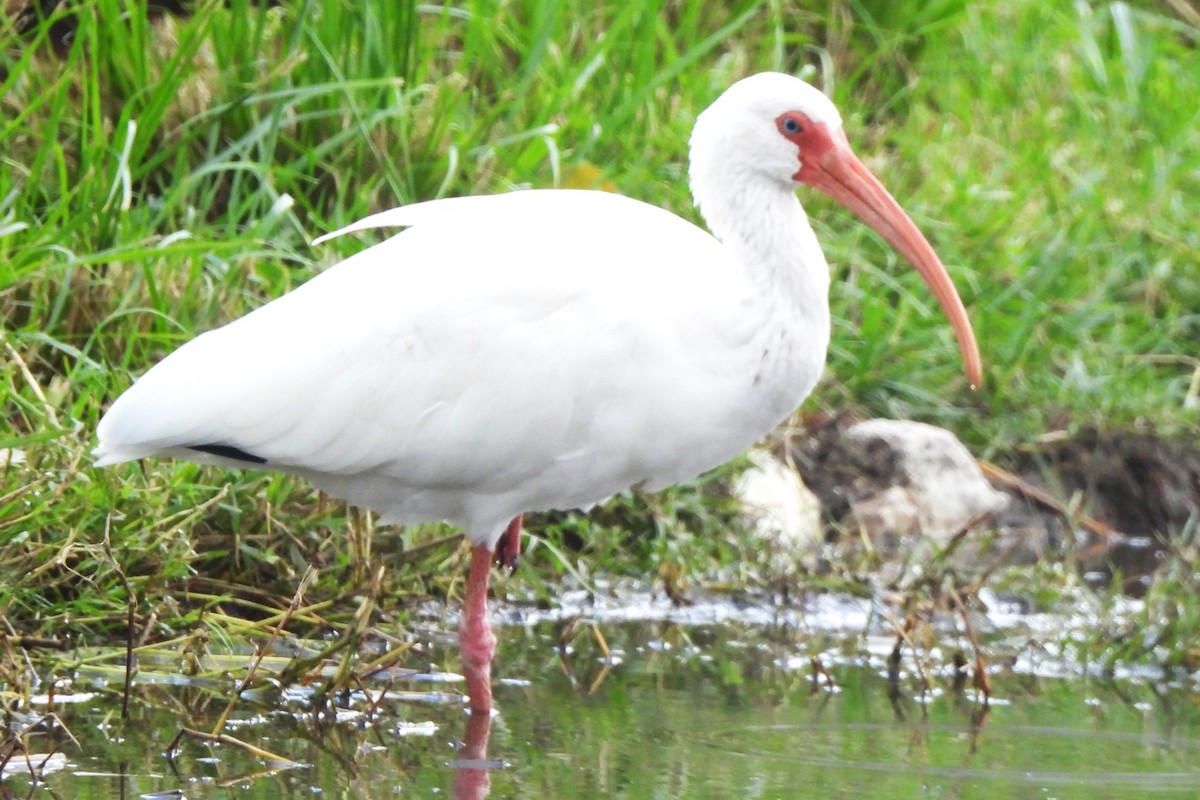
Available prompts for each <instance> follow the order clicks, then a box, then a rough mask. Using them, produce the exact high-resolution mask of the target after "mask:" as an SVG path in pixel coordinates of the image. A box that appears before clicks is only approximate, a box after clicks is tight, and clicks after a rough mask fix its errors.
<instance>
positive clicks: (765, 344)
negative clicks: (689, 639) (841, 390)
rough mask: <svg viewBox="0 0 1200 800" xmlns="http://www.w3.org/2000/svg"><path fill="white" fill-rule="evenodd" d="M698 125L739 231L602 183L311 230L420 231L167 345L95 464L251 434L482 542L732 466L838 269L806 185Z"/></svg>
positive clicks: (121, 408)
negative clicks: (733, 201) (821, 242)
mask: <svg viewBox="0 0 1200 800" xmlns="http://www.w3.org/2000/svg"><path fill="white" fill-rule="evenodd" d="M789 81H791V82H792V83H791V84H789V85H791V86H792V88H793V89H794V88H795V85H796V84H798V85H800V86H804V87H805V90H804V92H802V94H805V96H807V94H806V93H807V92H814V91H815V90H812V89H811V88H810V87H807V86H805V85H804V84H802V83H800V82H799V81H795V79H789ZM777 90H778V87H775V86H773V87H770V89H769V92H776V91H777ZM818 94H819V93H818ZM760 99H761V98H760ZM822 99H823V98H822ZM751 105H753V106H754V107H755V108H757V106H756V105H754V104H751ZM760 105H761V104H760ZM761 116H762V115H761V114H759V113H758V112H756V111H754V110H753V109H750V110H748V111H747V112H746V113H745V114H742V116H738V115H737V114H733V115H732V116H731V117H730V119H729V120H728V121H727V122H726V123H725V124H728V125H733V126H737V125H745V126H749V125H750V124H751V123H755V124H758V123H761V122H763V120H762V119H760V117H761ZM765 122H766V123H767V124H768V125H773V122H772V120H771V118H767V119H766V120H765ZM700 134H701V129H700V126H699V125H698V127H697V137H695V138H694V140H693V145H694V146H693V160H694V161H695V160H696V159H700V160H701V162H702V163H701V164H700V166H701V172H702V174H703V175H705V176H706V178H705V180H709V181H714V182H719V181H718V178H719V177H720V175H721V174H723V175H724V177H723V178H720V180H725V181H735V180H736V181H739V184H738V185H736V186H733V185H730V186H725V187H723V188H722V187H720V186H716V187H715V188H711V189H710V191H716V192H718V193H720V192H721V191H727V192H731V191H739V192H741V194H740V195H739V197H740V202H742V203H743V204H745V209H744V210H745V213H743V214H741V215H740V216H739V217H737V218H733V219H729V218H722V219H720V220H718V221H717V222H716V223H714V224H719V225H720V226H721V230H722V232H723V234H724V236H725V238H726V243H725V244H722V243H720V242H718V241H717V240H716V239H714V238H713V237H712V236H710V235H709V234H707V233H705V232H704V231H702V230H701V229H699V228H697V227H696V226H694V225H692V224H691V223H689V222H686V221H684V220H683V219H680V218H679V217H676V216H674V215H673V214H670V213H668V212H666V211H663V210H661V209H658V208H655V207H653V206H650V205H646V204H644V203H641V202H638V201H635V200H630V199H627V198H623V197H619V196H616V195H610V194H605V193H600V192H585V191H528V192H517V193H512V194H506V195H497V196H488V197H466V198H454V199H447V200H436V201H432V202H427V203H418V204H415V205H412V206H407V207H402V208H397V209H393V210H391V211H386V212H383V213H381V214H376V215H374V216H371V217H368V218H366V219H364V220H362V221H360V222H358V223H355V224H353V225H350V226H348V227H347V228H344V229H342V230H340V231H337V232H336V233H333V234H329V235H328V236H325V237H322V238H321V239H319V240H318V241H324V240H326V239H328V238H331V237H332V236H338V235H342V234H344V233H348V232H351V231H360V230H365V229H370V228H377V227H392V226H396V227H406V228H407V230H404V231H403V232H401V233H399V234H397V235H395V236H393V237H392V238H390V239H387V240H386V241H383V242H381V243H380V244H377V245H375V246H373V247H369V248H367V249H365V250H363V251H361V252H360V253H358V254H356V255H354V256H351V257H350V258H348V259H346V260H345V261H343V262H342V263H340V264H337V265H336V266H334V267H332V268H330V269H329V270H327V271H326V272H324V273H322V274H320V275H318V276H316V277H314V278H312V279H311V280H310V281H308V282H307V283H306V284H304V285H303V286H301V287H300V288H298V289H296V290H295V291H293V292H291V293H289V294H287V295H285V296H283V297H281V298H279V299H277V300H275V301H274V302H271V303H269V304H267V305H265V306H263V307H262V308H259V309H258V310H256V311H254V312H252V313H250V314H248V315H246V316H245V317H243V318H241V319H239V320H236V321H234V322H232V323H230V324H228V325H226V326H225V327H223V328H219V329H216V330H213V331H210V332H208V333H205V334H203V335H201V336H199V337H197V338H196V339H195V340H193V341H191V342H189V343H188V344H186V345H184V346H183V347H181V348H179V349H178V350H177V351H176V352H174V353H172V354H171V355H169V356H168V357H167V358H165V359H164V360H163V361H162V362H161V363H159V364H158V365H157V366H155V367H154V368H153V369H151V370H150V371H149V372H147V373H146V374H145V375H144V376H143V377H142V378H141V379H139V380H138V381H137V382H136V383H135V384H134V385H133V386H132V387H131V388H130V389H129V390H128V391H127V392H126V393H125V394H123V395H121V397H120V398H118V400H117V401H116V402H115V403H114V404H113V406H112V408H111V409H110V410H109V411H108V413H107V414H106V415H105V416H104V418H103V419H102V421H101V423H100V426H99V428H98V436H99V446H98V447H97V448H96V451H95V453H96V455H97V456H98V460H97V463H98V464H112V463H116V462H120V461H126V460H130V459H137V458H143V457H146V456H152V455H169V456H176V457H182V458H188V459H192V460H195V461H200V462H205V463H217V464H227V465H232V466H241V467H245V466H253V465H247V464H246V463H244V462H243V461H240V460H238V459H234V458H226V457H223V456H220V455H213V454H209V453H202V452H199V451H197V450H194V449H190V448H193V447H196V446H201V445H222V446H226V447H232V448H237V449H238V450H241V451H243V452H245V453H248V454H252V455H253V456H256V457H258V458H261V459H265V464H263V465H262V468H264V469H277V470H284V471H288V472H293V473H296V474H299V475H302V476H305V477H307V478H309V479H310V480H312V482H313V483H315V484H316V485H317V486H319V487H322V488H324V489H326V490H328V491H330V492H332V493H333V494H335V495H338V496H340V497H342V498H345V499H347V500H349V501H351V502H353V503H356V504H359V505H363V506H366V507H369V508H372V509H375V510H377V511H379V512H381V513H382V515H383V516H384V518H385V519H387V520H390V521H396V522H415V521H427V520H438V519H444V520H448V521H450V522H453V523H455V524H458V525H460V526H462V527H464V528H465V529H466V530H467V532H468V533H469V535H470V536H471V538H472V539H473V540H474V541H476V542H477V543H482V542H492V543H494V542H495V541H496V539H497V538H498V536H499V535H500V533H501V531H502V530H503V528H504V526H505V523H507V521H508V520H509V519H511V518H512V517H513V516H515V515H516V514H518V513H522V512H527V511H538V510H543V509H548V508H570V507H587V506H590V505H592V504H595V503H597V502H600V501H602V500H603V499H605V498H607V497H609V496H611V495H613V494H615V493H617V492H619V491H621V490H623V489H625V488H627V487H629V486H632V485H637V484H643V485H645V486H646V487H648V488H650V489H656V488H660V487H663V486H667V485H670V484H672V483H676V482H679V481H681V480H686V479H690V478H692V477H694V476H695V475H697V474H699V473H701V472H703V471H705V470H707V469H710V468H712V467H715V466H717V465H719V464H721V463H723V462H724V461H726V460H728V459H729V458H731V457H733V456H734V455H736V454H737V453H738V452H740V451H741V450H742V449H744V448H745V447H746V446H747V445H749V444H750V443H752V442H753V441H755V440H756V439H757V438H759V437H760V436H762V435H763V434H764V433H766V432H767V431H768V430H770V429H771V428H772V427H773V426H774V425H775V424H777V423H778V422H779V421H780V420H781V419H782V418H783V417H785V416H786V415H787V414H788V413H790V412H791V411H792V410H793V409H794V408H795V406H796V405H797V404H798V403H799V402H800V400H802V399H803V397H804V396H805V395H806V394H807V393H808V392H809V391H810V390H811V388H812V386H813V384H814V383H815V381H816V379H817V377H818V375H819V372H820V370H821V366H822V364H823V362H824V357H825V348H826V344H827V342H828V336H829V319H828V308H827V301H826V298H825V294H826V292H827V288H828V280H829V277H828V268H827V267H826V265H825V261H824V258H823V257H822V256H821V253H820V250H819V248H818V247H817V244H816V240H815V238H814V237H813V235H812V231H811V229H810V228H809V226H808V223H807V220H806V218H805V217H804V213H803V211H802V210H801V209H800V206H799V204H798V203H797V202H796V199H795V196H794V194H793V193H792V189H791V186H792V184H791V183H790V182H789V181H788V180H781V181H764V180H758V179H756V178H755V176H754V175H740V174H734V173H728V171H726V172H725V173H721V170H720V169H710V168H709V167H711V166H712V164H711V163H710V162H712V161H713V160H714V159H716V160H720V159H722V158H725V154H723V153H721V152H719V151H718V152H712V153H709V152H704V151H703V150H700V151H698V146H697V144H696V140H697V139H704V138H705V137H703V136H701V135H700ZM708 138H711V139H713V140H714V141H719V142H724V141H726V139H725V138H724V137H708ZM774 138H775V139H778V138H779V137H778V135H775V137H774ZM764 146H765V145H764ZM780 158H782V156H780ZM704 159H708V161H704ZM781 163H782V162H781ZM706 164H707V165H708V166H706ZM795 166H796V162H795V149H794V147H792V148H791V150H790V160H788V161H787V166H786V169H791V170H793V171H794V169H795ZM781 168H783V167H781ZM693 171H694V172H695V169H694V170H693ZM785 178H786V176H785ZM703 190H704V187H697V192H698V193H699V192H702V191H703ZM702 202H703V199H702ZM702 207H703V206H702ZM712 207H713V208H721V207H723V206H722V204H721V203H713V204H712ZM705 210H706V213H707V212H708V208H707V207H705ZM718 213H720V212H718ZM710 222H713V220H712V219H711V214H710Z"/></svg>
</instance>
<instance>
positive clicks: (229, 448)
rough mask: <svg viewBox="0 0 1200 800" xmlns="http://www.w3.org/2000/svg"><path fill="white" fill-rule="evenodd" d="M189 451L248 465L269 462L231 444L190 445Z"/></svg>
mask: <svg viewBox="0 0 1200 800" xmlns="http://www.w3.org/2000/svg"><path fill="white" fill-rule="evenodd" d="M188 449H189V450H198V451H200V452H201V453H208V454H209V455H214V456H220V457H221V458H231V459H233V460H234V461H245V462H246V463H247V464H265V463H267V460H266V459H265V458H263V457H262V456H256V455H254V454H253V453H247V452H246V451H245V450H242V449H240V448H237V447H234V446H233V445H231V444H193V445H188Z"/></svg>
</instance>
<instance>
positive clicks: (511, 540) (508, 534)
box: [493, 514, 521, 571]
mask: <svg viewBox="0 0 1200 800" xmlns="http://www.w3.org/2000/svg"><path fill="white" fill-rule="evenodd" d="M520 555H521V515H520V514H517V515H516V516H515V517H513V520H512V522H510V523H508V527H507V528H505V529H504V533H502V534H500V541H498V542H496V552H495V553H494V554H493V557H494V559H495V561H496V563H497V564H498V565H500V566H501V567H507V568H508V569H509V571H512V570H515V569H516V568H517V559H518V558H519V557H520Z"/></svg>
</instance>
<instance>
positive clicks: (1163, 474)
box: [775, 417, 1200, 595]
mask: <svg viewBox="0 0 1200 800" xmlns="http://www.w3.org/2000/svg"><path fill="white" fill-rule="evenodd" d="M874 422H875V421H872V423H874ZM885 422H888V421H885ZM892 424H894V425H898V426H906V425H907V426H911V425H913V423H892ZM922 427H927V426H922ZM862 429H863V424H861V423H858V422H857V421H856V420H851V419H848V418H845V417H838V418H825V419H821V420H817V421H814V422H812V423H811V424H810V425H809V426H808V427H807V429H806V430H804V431H803V432H802V433H801V434H799V435H796V436H794V437H792V438H790V439H789V440H787V441H786V442H785V443H784V445H783V446H782V447H780V448H777V450H776V452H775V454H776V455H777V456H778V457H781V458H783V459H784V460H786V461H788V462H790V463H792V464H794V465H795V466H796V468H797V469H798V470H799V473H800V474H801V475H802V476H803V477H804V480H805V483H806V484H807V486H808V488H809V489H810V490H811V491H812V493H813V494H814V495H815V496H816V498H817V499H818V500H819V502H820V509H821V524H822V529H821V536H822V537H823V538H824V539H825V541H827V542H849V541H852V540H854V539H855V538H857V537H859V536H861V535H866V536H868V537H869V538H870V539H871V540H872V541H874V543H875V544H876V545H877V546H879V547H880V548H881V549H882V550H883V551H884V552H885V553H886V552H889V551H895V550H897V549H899V547H901V546H904V545H911V544H912V541H913V537H915V536H923V537H932V538H933V539H934V540H935V541H936V543H937V544H939V545H941V546H943V547H944V546H946V545H947V544H948V543H950V542H951V541H953V540H954V539H955V537H960V538H961V537H965V538H966V539H967V544H968V547H967V552H968V553H969V557H970V558H975V559H978V558H979V557H980V556H981V552H980V549H979V547H977V546H972V545H977V544H978V543H979V542H982V541H983V540H985V539H986V540H988V542H989V546H988V547H987V549H986V553H985V554H984V555H986V557H987V558H991V559H1000V560H1002V561H1003V562H1004V563H1006V564H1028V563H1033V562H1035V561H1037V560H1039V559H1045V558H1052V559H1060V560H1066V561H1070V562H1071V563H1073V564H1075V565H1077V567H1078V568H1079V569H1080V570H1081V571H1082V572H1083V574H1084V575H1085V576H1086V577H1087V578H1088V579H1089V582H1094V583H1107V582H1108V581H1110V580H1111V579H1112V578H1113V577H1114V576H1117V577H1119V579H1120V580H1121V584H1122V588H1123V589H1124V590H1125V591H1127V592H1129V593H1131V594H1134V595H1137V594H1140V593H1141V592H1143V591H1144V590H1145V587H1146V586H1147V585H1148V584H1149V582H1150V581H1152V580H1153V576H1154V573H1155V571H1156V569H1158V567H1159V565H1160V563H1161V562H1162V560H1163V555H1164V554H1165V553H1167V552H1169V551H1170V550H1171V549H1172V548H1178V547H1182V546H1185V545H1186V544H1188V543H1189V542H1192V541H1194V530H1195V526H1196V524H1197V521H1198V520H1200V445H1197V443H1195V442H1193V441H1183V440H1172V439H1167V438H1163V437H1158V436H1155V435H1153V434H1149V433H1142V432H1124V431H1115V432H1100V431H1095V430H1083V431H1080V432H1078V433H1075V434H1063V435H1061V436H1054V437H1046V438H1045V439H1043V440H1042V441H1039V442H1035V443H1031V444H1030V446H1029V447H1027V448H1023V449H1022V450H1020V451H1017V452H1015V453H1012V454H1010V455H1009V456H1008V457H1007V458H1006V462H1007V468H1001V467H999V466H996V465H994V464H989V463H984V462H980V463H979V464H978V465H977V466H964V465H962V464H961V463H955V462H956V459H957V461H961V458H962V457H961V455H958V454H957V453H956V451H955V450H954V449H953V445H957V442H954V443H952V444H950V443H947V444H945V445H942V444H936V443H931V442H933V441H934V440H932V439H922V440H920V441H919V442H918V443H917V444H915V445H912V444H909V445H905V444H904V443H900V444H899V445H898V444H897V442H896V441H892V440H889V438H888V437H887V436H876V435H862V434H861V433H859V432H860V431H861V430H862ZM932 430H935V431H936V430H937V429H932ZM942 433H943V434H944V432H942ZM906 447H908V448H909V452H906V449H905V448H906ZM914 447H915V448H916V449H917V450H918V451H919V454H918V455H914V453H913V452H911V451H912V449H913V448H914ZM958 447H959V448H961V446H960V445H959V446H958ZM936 448H942V449H940V450H937V449H936ZM962 452H965V450H963V451H962ZM916 458H919V459H921V460H922V461H924V462H928V463H932V464H934V465H935V466H934V469H935V473H934V475H933V477H932V478H930V477H929V476H925V477H922V476H921V475H920V474H919V473H918V474H916V475H914V471H913V469H911V468H910V463H909V462H911V461H913V460H914V459H916ZM972 470H977V473H976V474H977V477H978V478H979V479H986V480H987V482H988V484H990V487H991V488H992V489H993V490H994V491H995V492H997V493H1000V494H1001V495H1002V496H1003V502H1000V503H994V504H993V503H992V501H991V500H990V499H987V498H986V497H985V496H983V495H980V490H979V488H978V487H977V486H976V485H975V484H974V483H973V481H975V480H976V477H972V475H971V474H970V473H971V471H972ZM922 481H925V482H926V485H925V486H923V487H918V486H917V484H920V483H921V482H922ZM930 487H932V488H930ZM918 489H920V491H917V490H918ZM964 494H971V495H973V496H974V495H979V498H980V499H977V500H975V501H973V502H972V503H968V504H967V505H966V506H965V507H964V510H963V511H962V512H961V513H960V514H959V515H958V517H957V518H955V517H951V518H950V519H951V524H950V527H949V528H947V526H946V525H945V524H943V525H942V526H941V528H938V529H936V530H930V528H931V527H936V526H933V525H931V524H930V523H928V522H927V521H926V518H927V517H930V516H933V515H934V514H935V512H936V509H937V507H939V506H950V507H956V506H962V505H963V503H962V502H961V500H962V496H963V495H964ZM914 496H915V498H916V499H915V501H914ZM905 504H910V505H912V506H913V507H915V508H916V511H911V510H909V508H908V506H906V505H905ZM923 504H928V505H929V506H931V507H932V508H933V510H930V511H925V510H924V509H923V508H922V505H923ZM864 509H865V511H864ZM922 515H924V516H922ZM972 515H973V518H972ZM954 519H957V520H958V528H957V529H954V523H953V520H954ZM972 540H976V541H975V542H972Z"/></svg>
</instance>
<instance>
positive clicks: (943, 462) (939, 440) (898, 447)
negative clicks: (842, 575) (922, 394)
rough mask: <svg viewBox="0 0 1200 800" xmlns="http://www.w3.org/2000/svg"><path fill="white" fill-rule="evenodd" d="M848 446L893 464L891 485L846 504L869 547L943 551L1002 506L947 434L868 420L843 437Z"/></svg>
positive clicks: (916, 425) (918, 426)
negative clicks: (905, 542)
mask: <svg viewBox="0 0 1200 800" xmlns="http://www.w3.org/2000/svg"><path fill="white" fill-rule="evenodd" d="M846 438H847V440H848V441H849V442H851V443H856V444H859V445H861V446H862V447H863V448H865V450H866V451H867V452H869V453H874V454H875V455H876V456H879V455H882V453H881V451H882V450H884V449H886V450H889V451H890V453H888V454H887V455H886V456H885V457H886V458H887V459H888V460H889V461H892V462H894V464H895V469H896V474H895V475H894V476H893V481H892V485H891V486H890V487H886V488H883V489H881V490H880V491H878V492H875V493H872V494H870V495H867V496H865V497H862V498H860V499H858V500H857V501H855V502H852V503H851V509H850V514H851V517H852V519H853V520H854V521H855V522H856V524H858V525H859V526H862V527H863V528H864V532H865V533H867V535H868V536H869V537H870V538H871V539H872V541H876V540H882V539H885V537H889V538H896V537H905V536H911V535H919V536H924V537H927V538H929V539H932V540H933V541H934V542H936V543H938V544H939V545H945V544H946V543H947V542H949V540H950V538H951V537H953V536H954V535H955V534H956V533H958V532H960V531H962V530H964V529H967V528H970V527H972V526H975V525H977V524H979V523H980V522H985V521H988V520H990V519H991V518H993V517H994V516H995V515H997V514H999V513H1000V512H1001V511H1003V510H1004V509H1005V507H1006V506H1007V505H1008V496H1007V495H1005V494H1003V493H1001V492H998V491H996V490H995V489H993V488H992V486H991V484H990V483H988V481H987V479H986V478H985V477H984V476H983V473H982V472H981V471H980V469H979V465H978V464H976V462H975V458H974V457H973V456H972V455H971V453H970V452H969V451H968V450H967V448H966V447H964V446H963V444H962V442H960V441H958V439H956V438H955V437H954V435H953V434H952V433H950V432H949V431H947V430H943V429H942V428H937V427H934V426H933V425H926V424H925V423H922V422H910V421H906V420H890V419H873V420H867V421H866V422H860V423H858V424H857V425H853V426H851V427H850V428H849V429H847V431H846Z"/></svg>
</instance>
